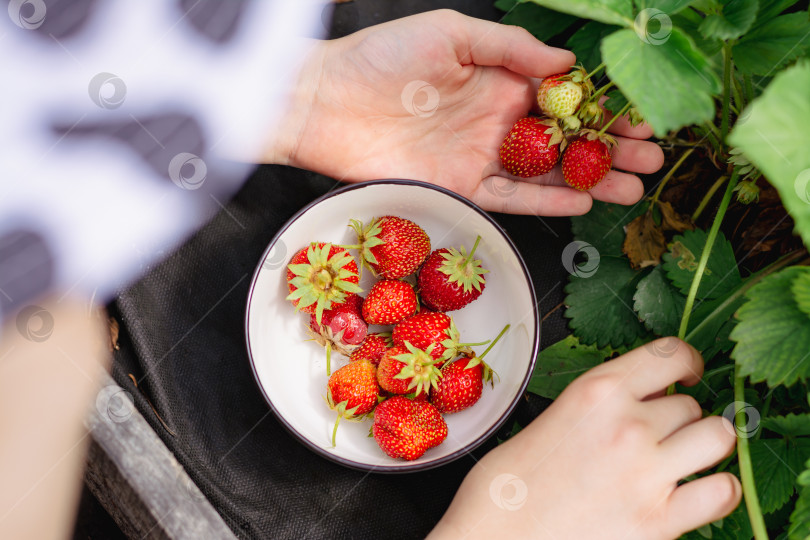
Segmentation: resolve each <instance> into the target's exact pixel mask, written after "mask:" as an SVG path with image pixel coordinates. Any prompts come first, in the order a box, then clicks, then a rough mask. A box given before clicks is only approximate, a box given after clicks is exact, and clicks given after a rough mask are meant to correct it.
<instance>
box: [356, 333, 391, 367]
mask: <svg viewBox="0 0 810 540" xmlns="http://www.w3.org/2000/svg"><path fill="white" fill-rule="evenodd" d="M391 347H393V343H392V342H391V333H390V332H372V333H371V334H368V335H367V336H366V339H364V340H363V343H361V344H360V346H359V347H358V348H357V349H355V351H354V352H353V353H352V354H351V356H350V357H349V360H350V361H351V362H356V361H358V360H368V361H369V362H371V363H372V364H374V365H375V366H377V365H379V364H380V360H381V359H382V357H383V355H384V354H385V352H386V351H387V350H388V349H390V348H391Z"/></svg>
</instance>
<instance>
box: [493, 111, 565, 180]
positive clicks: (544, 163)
mask: <svg viewBox="0 0 810 540" xmlns="http://www.w3.org/2000/svg"><path fill="white" fill-rule="evenodd" d="M563 140H564V137H563V133H562V130H561V129H559V127H558V126H557V123H556V122H555V121H554V120H548V119H541V118H534V117H527V118H521V119H520V120H518V121H517V123H515V125H514V126H512V129H510V130H509V133H507V134H506V138H505V139H504V140H503V143H502V144H501V148H500V151H499V154H500V157H501V163H503V167H504V169H506V170H507V171H509V174H511V175H513V176H517V177H520V178H529V177H532V176H540V175H541V174H546V173H547V172H549V171H550V170H551V169H553V168H554V166H555V165H556V164H557V162H558V161H559V160H560V144H561V143H562V142H563Z"/></svg>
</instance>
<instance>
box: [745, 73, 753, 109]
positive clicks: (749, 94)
mask: <svg viewBox="0 0 810 540" xmlns="http://www.w3.org/2000/svg"><path fill="white" fill-rule="evenodd" d="M743 90H744V91H745V102H746V103H750V102H751V100H753V99H754V85H753V84H752V83H751V76H750V75H743Z"/></svg>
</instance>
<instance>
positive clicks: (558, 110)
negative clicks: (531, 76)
mask: <svg viewBox="0 0 810 540" xmlns="http://www.w3.org/2000/svg"><path fill="white" fill-rule="evenodd" d="M583 96H584V92H583V91H582V86H581V85H580V84H578V83H575V82H573V81H571V80H570V77H569V74H568V73H558V74H556V75H551V76H550V77H546V78H545V79H543V82H541V83H540V88H538V90H537V104H538V105H539V106H540V110H541V111H543V114H545V115H546V116H549V117H551V118H565V117H566V116H572V115H573V114H575V113H576V112H577V107H579V104H580V103H581V102H582V98H583Z"/></svg>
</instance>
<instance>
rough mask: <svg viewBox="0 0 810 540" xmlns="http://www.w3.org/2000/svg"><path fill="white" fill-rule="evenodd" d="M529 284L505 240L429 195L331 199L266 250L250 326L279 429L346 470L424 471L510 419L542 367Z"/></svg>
mask: <svg viewBox="0 0 810 540" xmlns="http://www.w3.org/2000/svg"><path fill="white" fill-rule="evenodd" d="M535 305H536V298H535V294H534V288H533V286H532V282H531V277H530V274H529V272H528V270H527V269H526V265H525V263H524V262H523V259H522V258H521V256H520V254H519V253H518V251H517V249H516V248H515V246H514V244H513V243H512V241H511V240H510V239H509V237H508V235H507V234H506V233H505V232H504V230H503V229H502V228H501V227H500V226H499V225H498V224H497V223H496V222H495V221H494V220H493V219H492V218H491V217H490V216H489V215H488V214H487V213H486V212H484V211H483V210H481V209H480V208H478V207H477V206H475V205H474V204H473V203H472V202H470V201H468V200H466V199H465V198H463V197H461V196H459V195H457V194H455V193H452V192H450V191H448V190H445V189H443V188H441V187H437V186H434V185H431V184H427V183H423V182H416V181H410V180H379V181H374V182H364V183H360V184H353V185H350V186H346V187H344V188H342V189H339V190H336V191H333V192H330V193H328V194H327V195H325V196H323V197H321V198H320V199H318V200H316V201H314V202H312V203H311V204H309V205H308V206H307V207H305V208H304V209H302V210H301V211H299V212H298V213H297V214H296V215H295V216H294V217H293V218H292V219H290V221H288V222H287V223H286V224H285V225H284V226H283V227H282V228H281V230H280V231H279V232H278V233H277V234H276V236H275V237H274V238H273V239H272V240H271V241H270V243H269V245H268V247H267V249H266V250H265V252H264V254H263V255H262V258H261V260H260V262H259V264H258V266H257V268H256V271H255V273H254V275H253V280H252V282H251V285H250V292H249V295H248V301H247V310H246V316H245V331H246V340H247V349H248V356H249V360H250V364H251V368H252V370H253V373H254V375H255V378H256V382H257V384H258V387H259V389H260V391H261V392H262V394H263V395H264V398H265V400H266V401H267V403H268V405H269V406H270V408H271V410H272V411H273V412H274V413H275V414H276V416H277V417H278V419H279V421H280V422H281V423H282V424H283V425H284V427H285V428H286V429H287V430H288V431H289V432H290V433H291V434H292V435H293V436H294V437H296V438H298V439H299V440H300V441H301V442H302V443H303V444H304V445H305V446H306V447H308V448H309V449H310V450H312V451H314V452H316V453H317V454H319V455H321V456H323V457H325V458H327V459H330V460H332V461H335V462H337V463H340V464H342V465H345V466H348V467H352V468H356V469H361V470H370V471H375V472H407V471H416V470H424V469H429V468H432V467H437V466H440V465H442V464H445V463H449V462H450V461H453V460H455V459H457V458H459V457H461V456H463V455H465V454H466V453H468V452H470V451H471V450H473V449H474V448H476V447H477V446H479V445H480V444H481V443H483V442H484V441H485V440H487V439H488V438H489V437H491V436H492V435H493V434H494V433H495V431H496V430H497V429H498V428H499V427H500V426H501V425H502V424H503V423H504V422H505V421H506V419H507V417H508V416H509V414H510V413H511V412H512V411H513V410H514V408H515V406H516V405H517V403H518V401H519V399H520V398H521V396H522V395H523V392H524V391H525V389H526V386H527V384H528V382H529V379H530V378H531V374H532V371H533V369H534V361H535V357H536V355H537V351H538V347H539V343H540V322H539V318H538V313H537V310H536V308H535Z"/></svg>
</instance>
